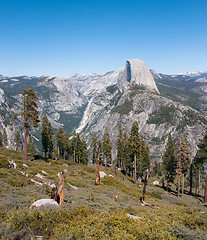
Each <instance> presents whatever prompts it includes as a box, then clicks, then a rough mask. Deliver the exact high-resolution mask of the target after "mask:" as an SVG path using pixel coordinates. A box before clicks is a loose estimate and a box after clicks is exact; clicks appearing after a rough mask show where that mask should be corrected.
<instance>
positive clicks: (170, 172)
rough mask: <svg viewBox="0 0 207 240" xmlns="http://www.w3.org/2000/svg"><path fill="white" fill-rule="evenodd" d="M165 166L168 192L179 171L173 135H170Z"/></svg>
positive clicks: (165, 155)
mask: <svg viewBox="0 0 207 240" xmlns="http://www.w3.org/2000/svg"><path fill="white" fill-rule="evenodd" d="M163 165H164V169H165V171H166V174H165V178H166V179H167V190H169V183H170V182H174V179H175V176H176V169H177V159H176V157H175V144H174V142H173V140H172V136H171V134H169V135H168V142H167V145H166V148H165V153H164V155H163Z"/></svg>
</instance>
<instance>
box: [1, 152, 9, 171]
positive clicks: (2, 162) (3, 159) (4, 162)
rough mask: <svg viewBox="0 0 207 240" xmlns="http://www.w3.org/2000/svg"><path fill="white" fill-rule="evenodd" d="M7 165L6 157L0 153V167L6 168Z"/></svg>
mask: <svg viewBox="0 0 207 240" xmlns="http://www.w3.org/2000/svg"><path fill="white" fill-rule="evenodd" d="M8 167H9V162H8V159H7V158H6V157H5V156H3V155H0V168H8Z"/></svg>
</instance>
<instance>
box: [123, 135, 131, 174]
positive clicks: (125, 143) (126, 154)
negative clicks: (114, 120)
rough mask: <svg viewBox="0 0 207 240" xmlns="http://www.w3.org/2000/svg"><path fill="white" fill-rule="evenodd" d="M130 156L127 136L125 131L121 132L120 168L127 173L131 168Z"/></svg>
mask: <svg viewBox="0 0 207 240" xmlns="http://www.w3.org/2000/svg"><path fill="white" fill-rule="evenodd" d="M131 165H132V164H131V158H130V151H129V137H128V135H127V133H126V132H125V131H124V132H123V165H122V166H121V168H122V170H124V171H125V174H127V170H128V172H129V171H130V169H131Z"/></svg>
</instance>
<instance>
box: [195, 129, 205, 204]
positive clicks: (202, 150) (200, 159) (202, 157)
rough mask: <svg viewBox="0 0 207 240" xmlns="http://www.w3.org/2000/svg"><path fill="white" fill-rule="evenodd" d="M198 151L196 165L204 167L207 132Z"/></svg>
mask: <svg viewBox="0 0 207 240" xmlns="http://www.w3.org/2000/svg"><path fill="white" fill-rule="evenodd" d="M198 148H199V149H198V151H197V154H196V157H195V162H196V164H198V165H200V166H202V165H203V164H204V163H207V132H206V134H205V136H204V137H203V139H201V140H200V143H199V145H198ZM204 202H205V203H206V202H207V173H206V183H205V193H204Z"/></svg>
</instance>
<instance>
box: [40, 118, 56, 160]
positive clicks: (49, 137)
mask: <svg viewBox="0 0 207 240" xmlns="http://www.w3.org/2000/svg"><path fill="white" fill-rule="evenodd" d="M41 140H42V149H43V157H44V158H47V153H49V157H51V155H52V151H53V130H52V125H51V123H50V121H49V120H48V118H47V116H46V114H45V115H44V117H43V118H42V133H41Z"/></svg>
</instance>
